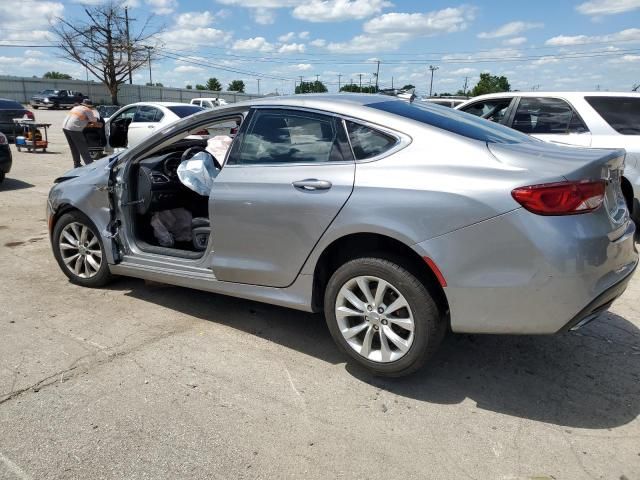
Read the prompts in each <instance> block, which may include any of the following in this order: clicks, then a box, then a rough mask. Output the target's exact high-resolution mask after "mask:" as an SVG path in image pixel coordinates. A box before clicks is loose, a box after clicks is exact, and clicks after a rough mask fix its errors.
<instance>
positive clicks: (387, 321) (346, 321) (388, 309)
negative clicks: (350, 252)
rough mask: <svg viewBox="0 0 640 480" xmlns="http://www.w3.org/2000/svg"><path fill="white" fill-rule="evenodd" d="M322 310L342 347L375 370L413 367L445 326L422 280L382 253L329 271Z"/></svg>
mask: <svg viewBox="0 0 640 480" xmlns="http://www.w3.org/2000/svg"><path fill="white" fill-rule="evenodd" d="M325 316H326V319H327V325H328V326H329V330H330V331H331V335H332V336H333V338H334V340H335V341H336V343H337V344H338V345H339V346H340V347H341V349H342V350H343V351H344V352H345V353H346V354H347V355H349V356H350V357H351V358H352V359H354V360H355V361H356V362H357V363H359V364H360V365H362V366H364V367H366V368H367V369H369V370H371V371H372V372H374V373H375V374H378V375H386V376H401V375H407V374H409V373H411V372H413V371H415V370H417V369H418V368H420V367H421V366H422V365H423V364H424V363H425V362H426V361H427V360H428V358H429V357H430V356H431V355H432V354H433V352H434V351H435V350H436V349H437V347H438V345H439V344H440V341H441V340H442V337H443V336H444V332H445V322H444V321H443V320H442V318H441V315H440V313H439V311H438V308H437V306H436V304H435V302H434V301H433V299H432V297H431V295H430V294H429V291H428V290H427V289H426V288H425V286H424V285H423V284H422V283H421V282H420V280H418V279H417V278H416V277H415V276H414V275H413V274H412V273H410V272H409V271H408V270H406V269H404V268H403V267H401V266H400V265H398V264H396V263H394V262H391V261H388V260H384V259H381V258H360V259H355V260H352V261H350V262H347V263H346V264H344V265H343V266H342V267H340V268H339V269H338V270H337V271H336V272H335V273H334V274H333V276H332V277H331V279H330V280H329V284H328V285H327V290H326V294H325Z"/></svg>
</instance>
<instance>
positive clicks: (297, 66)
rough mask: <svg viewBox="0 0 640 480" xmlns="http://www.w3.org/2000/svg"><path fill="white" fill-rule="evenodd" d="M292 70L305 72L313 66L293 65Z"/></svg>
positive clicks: (304, 64) (305, 64) (307, 64)
mask: <svg viewBox="0 0 640 480" xmlns="http://www.w3.org/2000/svg"><path fill="white" fill-rule="evenodd" d="M293 68H295V69H296V70H300V71H301V72H304V71H306V70H311V69H312V68H313V66H312V65H311V64H310V63H299V64H297V65H294V66H293Z"/></svg>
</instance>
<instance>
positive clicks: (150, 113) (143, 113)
mask: <svg viewBox="0 0 640 480" xmlns="http://www.w3.org/2000/svg"><path fill="white" fill-rule="evenodd" d="M158 114H160V115H159V116H158ZM161 118H162V112H161V111H160V110H158V109H157V108H155V107H150V106H148V105H140V106H139V107H138V110H137V111H136V113H135V115H134V117H133V121H134V122H137V123H141V122H144V123H150V122H151V123H153V122H158V121H159V120H160V119H161Z"/></svg>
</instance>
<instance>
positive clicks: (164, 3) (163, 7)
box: [145, 0, 178, 15]
mask: <svg viewBox="0 0 640 480" xmlns="http://www.w3.org/2000/svg"><path fill="white" fill-rule="evenodd" d="M145 3H146V4H147V5H149V7H151V10H152V11H153V13H155V14H156V15H169V14H170V13H173V12H174V11H175V9H176V8H178V2H177V0H145Z"/></svg>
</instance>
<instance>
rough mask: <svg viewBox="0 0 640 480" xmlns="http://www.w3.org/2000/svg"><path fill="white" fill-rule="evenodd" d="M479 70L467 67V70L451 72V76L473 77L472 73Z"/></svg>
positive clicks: (461, 69)
mask: <svg viewBox="0 0 640 480" xmlns="http://www.w3.org/2000/svg"><path fill="white" fill-rule="evenodd" d="M476 71H477V70H476V69H475V68H469V67H465V68H459V69H457V70H454V71H453V72H450V74H451V75H471V74H472V73H475V72H476Z"/></svg>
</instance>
